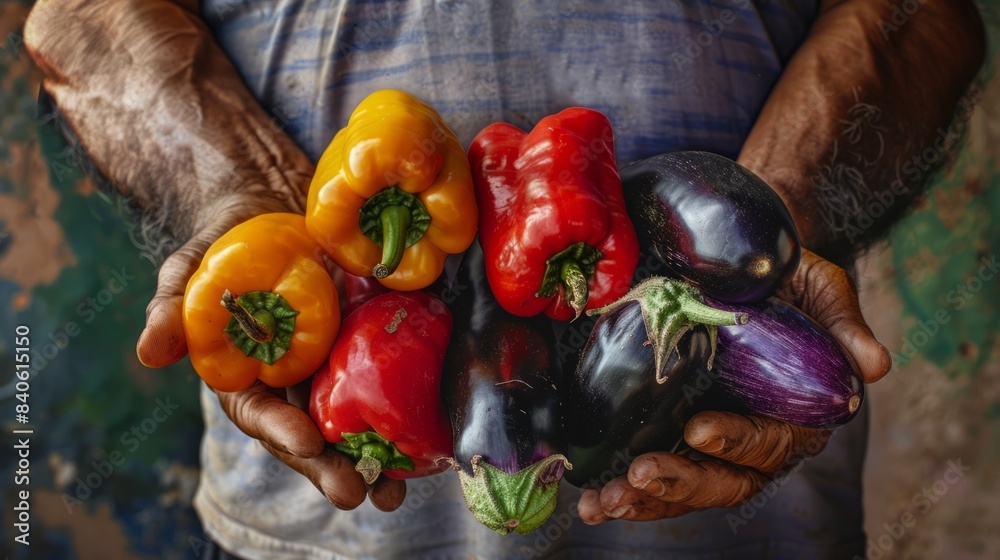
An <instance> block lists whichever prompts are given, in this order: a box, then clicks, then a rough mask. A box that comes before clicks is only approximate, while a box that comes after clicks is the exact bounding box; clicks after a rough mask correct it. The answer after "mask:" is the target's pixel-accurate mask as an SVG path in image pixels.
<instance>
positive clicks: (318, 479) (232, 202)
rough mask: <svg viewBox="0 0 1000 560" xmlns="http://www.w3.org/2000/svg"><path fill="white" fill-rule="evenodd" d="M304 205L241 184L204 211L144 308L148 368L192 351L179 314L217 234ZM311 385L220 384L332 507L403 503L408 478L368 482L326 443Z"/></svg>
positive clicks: (250, 430) (143, 353) (245, 419)
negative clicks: (311, 406)
mask: <svg viewBox="0 0 1000 560" xmlns="http://www.w3.org/2000/svg"><path fill="white" fill-rule="evenodd" d="M303 192H304V191H303ZM302 211H303V207H302V201H301V200H298V199H289V198H286V197H282V196H278V195H275V194H274V192H273V191H270V190H268V189H264V188H261V189H255V188H250V189H244V190H241V191H240V192H239V194H234V195H232V196H231V197H230V199H228V200H225V201H223V202H222V203H220V204H218V205H216V207H215V208H213V209H210V211H207V212H206V213H205V215H207V216H211V218H210V219H208V220H207V221H206V223H205V225H204V226H202V227H198V228H197V229H196V231H197V233H196V234H195V235H194V236H193V237H192V238H191V239H190V240H189V241H188V242H187V243H186V244H184V246H182V247H181V248H180V249H178V250H177V251H176V252H174V253H173V254H172V255H171V256H170V257H169V258H168V259H167V260H166V261H165V262H164V263H163V266H162V267H161V268H160V274H159V278H158V283H157V290H156V294H155V295H154V297H153V299H152V301H150V303H149V307H148V308H147V310H146V328H145V330H143V332H142V335H140V337H139V343H138V345H137V347H136V352H137V354H138V356H139V359H140V361H142V363H143V364H145V365H147V366H149V367H163V366H167V365H169V364H172V363H174V362H176V361H177V360H180V359H181V358H183V357H184V355H185V354H187V344H186V342H185V338H184V325H183V322H182V319H181V307H182V300H183V296H184V289H185V287H186V286H187V282H188V279H189V278H190V277H191V275H192V274H193V273H194V271H195V270H196V269H197V268H198V266H199V264H200V263H201V259H202V256H203V255H204V254H205V251H206V250H207V249H208V247H209V246H210V245H211V244H212V243H213V242H214V241H215V240H216V239H218V238H219V237H220V236H222V234H224V233H225V232H227V231H229V229H231V228H232V227H233V226H235V225H237V224H239V223H241V222H243V221H245V220H248V219H250V218H251V217H253V216H257V215H259V214H263V213H266V212H298V213H302ZM309 385H310V382H309V381H307V382H305V383H302V384H300V385H297V386H295V387H290V388H288V389H272V388H269V387H267V386H266V385H264V384H262V383H260V382H257V383H256V384H255V385H253V386H252V387H250V388H249V389H246V390H244V391H240V392H235V393H225V392H221V391H216V395H218V397H219V402H220V403H221V404H222V408H223V410H224V411H225V412H226V414H227V415H228V416H229V418H230V419H231V420H232V421H233V423H234V424H235V425H236V426H237V427H238V428H239V429H240V430H242V431H243V432H244V433H246V434H247V435H248V436H250V437H252V438H254V439H257V440H259V441H260V443H261V445H263V446H264V448H265V449H267V450H268V451H269V452H270V453H271V454H272V455H274V456H275V457H277V458H278V459H279V460H281V461H282V462H284V463H285V464H287V465H288V466H290V467H291V468H293V469H295V470H296V471H298V472H299V473H301V474H302V475H304V476H305V477H306V478H308V479H309V480H310V481H311V482H312V483H313V484H314V485H315V486H316V488H318V489H319V491H320V492H322V493H323V495H324V496H325V497H326V498H327V499H328V500H329V501H330V503H332V504H333V505H334V506H336V507H338V508H341V509H353V508H355V507H357V506H358V505H359V504H361V502H363V501H364V499H365V496H366V495H368V496H369V497H370V498H371V500H372V504H374V505H375V507H377V508H379V509H382V510H384V511H391V510H394V509H396V508H397V507H399V505H400V504H401V503H402V501H403V498H404V497H405V496H406V485H405V483H403V482H402V481H398V480H391V479H387V478H385V477H380V478H379V480H377V481H376V482H375V484H373V485H371V486H367V485H366V484H365V482H364V479H362V477H361V475H360V474H359V473H358V472H356V471H355V470H354V464H353V463H352V462H351V461H350V460H349V459H348V458H347V457H345V456H344V455H342V454H340V453H337V452H336V451H333V450H329V449H326V441H325V440H324V439H323V435H322V434H321V433H320V431H319V428H317V427H316V424H315V423H314V422H313V421H312V418H310V417H309V414H308V412H306V410H307V406H308V396H309Z"/></svg>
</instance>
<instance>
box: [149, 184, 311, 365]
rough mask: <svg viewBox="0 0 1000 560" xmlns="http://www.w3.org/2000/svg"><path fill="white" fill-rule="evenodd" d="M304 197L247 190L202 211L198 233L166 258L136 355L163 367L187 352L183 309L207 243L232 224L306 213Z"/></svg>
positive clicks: (197, 228) (265, 189)
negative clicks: (265, 216)
mask: <svg viewBox="0 0 1000 560" xmlns="http://www.w3.org/2000/svg"><path fill="white" fill-rule="evenodd" d="M303 211H304V210H303V207H302V203H301V201H298V200H291V199H288V198H283V197H279V196H278V195H277V194H276V193H275V192H274V191H271V190H270V189H268V188H265V187H261V188H260V189H256V188H251V189H243V190H241V191H240V192H239V193H236V194H232V195H230V196H229V197H228V198H225V199H222V200H221V201H219V202H218V203H217V204H215V205H214V207H213V208H206V209H204V210H203V211H202V212H201V216H204V217H205V218H204V219H203V220H201V221H202V223H201V224H199V225H197V226H196V227H195V233H194V235H193V236H192V237H191V238H190V239H189V240H188V241H187V242H186V243H185V244H184V245H183V246H181V248H179V249H178V250H177V251H175V252H174V253H173V254H172V255H170V257H168V258H167V260H166V261H164V263H163V265H162V266H161V267H160V272H159V276H158V278H157V282H156V293H155V294H154V295H153V299H152V300H150V302H149V306H148V307H146V328H145V329H143V331H142V334H141V335H139V342H138V344H137V345H136V354H137V355H138V357H139V361H140V362H142V363H143V365H145V366H147V367H153V368H158V367H165V366H168V365H170V364H172V363H174V362H176V361H178V360H180V359H181V358H183V357H184V356H185V355H186V354H187V342H186V341H185V338H184V324H183V321H182V319H181V308H182V302H183V299H184V289H185V288H186V287H187V283H188V280H189V279H190V278H191V275H193V274H194V272H195V270H197V269H198V266H199V265H200V264H201V259H202V257H203V256H204V255H205V251H207V250H208V248H209V246H210V245H211V244H212V243H213V242H215V240H216V239H218V238H219V237H221V236H222V235H223V234H224V233H226V232H227V231H229V230H230V229H232V228H233V227H234V226H236V225H238V224H240V223H242V222H244V221H246V220H248V219H250V218H252V217H254V216H257V215H260V214H265V213H268V212H298V213H300V214H301V213H302V212H303Z"/></svg>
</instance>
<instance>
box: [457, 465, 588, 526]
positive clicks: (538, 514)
mask: <svg viewBox="0 0 1000 560" xmlns="http://www.w3.org/2000/svg"><path fill="white" fill-rule="evenodd" d="M572 468H573V466H572V465H570V463H569V461H568V460H567V459H566V457H565V456H564V455H559V454H555V455H549V456H548V457H546V458H544V459H542V460H541V461H538V462H537V463H535V464H534V465H531V466H530V467H527V468H524V469H521V470H520V471H518V472H516V473H514V474H509V473H506V472H504V471H502V470H500V469H498V468H496V467H494V466H493V465H490V464H489V463H486V462H484V461H483V458H482V456H481V455H476V456H474V457H473V458H472V474H471V475H469V473H467V472H465V470H464V469H458V478H459V481H460V482H461V484H462V493H463V494H464V495H465V504H466V505H467V506H469V511H471V512H472V515H473V516H475V518H476V519H478V520H479V522H480V523H482V524H483V525H486V526H487V527H489V528H490V529H493V530H494V531H496V532H498V533H500V534H501V535H506V534H507V533H510V532H511V531H514V532H517V533H521V534H526V533H530V532H531V531H534V530H535V529H537V528H538V527H539V526H541V525H542V523H545V520H547V519H548V518H549V516H550V515H552V512H553V511H554V510H555V508H556V498H557V497H558V494H559V481H560V480H562V475H563V473H564V472H565V471H566V469H572Z"/></svg>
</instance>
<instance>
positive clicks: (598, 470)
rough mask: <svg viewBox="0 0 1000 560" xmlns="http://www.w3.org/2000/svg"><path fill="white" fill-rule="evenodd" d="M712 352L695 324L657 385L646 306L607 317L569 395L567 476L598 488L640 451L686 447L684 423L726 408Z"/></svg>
mask: <svg viewBox="0 0 1000 560" xmlns="http://www.w3.org/2000/svg"><path fill="white" fill-rule="evenodd" d="M710 353H711V343H710V337H709V335H708V331H707V329H705V328H704V327H697V328H695V329H693V330H692V331H691V332H690V333H689V334H688V335H687V336H685V337H683V338H682V339H681V340H680V342H679V343H678V344H677V347H676V349H675V351H674V352H672V353H671V354H670V357H669V359H668V361H667V363H666V364H665V372H664V374H663V375H662V376H661V377H662V380H663V382H662V383H659V382H657V375H656V371H655V366H654V357H653V348H652V345H651V344H650V342H649V336H648V334H647V333H646V326H645V324H644V322H643V317H642V310H641V307H640V304H639V303H638V302H636V301H630V302H628V303H625V304H623V305H621V306H619V307H617V308H615V309H613V310H611V311H608V312H607V313H605V314H603V315H601V317H600V318H599V319H598V320H597V323H596V324H595V325H594V329H593V332H592V333H591V335H590V338H589V339H588V341H587V345H586V346H585V347H584V348H583V351H582V352H581V353H580V359H579V364H578V366H577V368H576V371H575V373H574V375H573V376H572V377H571V378H570V379H569V381H568V383H567V390H566V392H565V394H564V399H563V416H564V419H565V420H564V422H563V423H564V425H565V427H566V442H567V449H568V452H567V457H568V458H569V461H570V462H571V463H572V464H573V470H571V471H568V472H567V473H566V480H567V481H568V482H569V483H571V484H573V485H575V486H579V487H585V486H590V487H599V486H602V485H604V484H606V483H607V482H608V481H609V480H611V478H614V477H617V476H622V475H624V474H625V472H626V471H627V469H628V466H629V464H631V462H632V459H633V458H635V457H636V456H638V455H641V454H643V453H649V452H652V451H670V452H675V451H677V450H678V449H681V448H683V447H684V425H685V424H686V423H687V421H688V420H689V419H690V418H691V417H692V416H693V415H694V414H696V413H697V412H700V411H703V410H710V409H711V410H719V409H720V408H725V406H724V405H723V404H722V403H721V402H720V401H718V399H712V398H711V395H712V393H710V392H708V389H710V388H711V385H712V381H711V378H710V377H709V372H708V371H707V362H708V358H709V355H710Z"/></svg>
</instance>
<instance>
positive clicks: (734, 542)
mask: <svg viewBox="0 0 1000 560" xmlns="http://www.w3.org/2000/svg"><path fill="white" fill-rule="evenodd" d="M816 10H817V2H816V0H773V1H769V0H758V1H756V2H751V1H750V0H715V1H711V2H709V1H696V0H679V1H662V0H661V1H644V2H624V1H617V2H613V1H596V0H572V1H568V2H527V1H511V2H459V1H453V0H439V1H426V2H404V1H394V0H388V1H381V0H367V1H361V2H347V1H332V0H331V1H319V0H312V1H310V0H298V1H294V0H249V1H244V2H239V3H237V2H235V1H234V0H206V1H205V2H203V9H202V11H203V15H204V17H205V19H206V20H207V21H208V24H209V26H210V27H211V28H212V30H213V32H214V34H215V36H216V37H217V39H218V41H219V43H220V44H221V46H222V48H223V49H224V50H225V51H226V52H227V53H228V54H229V56H230V57H231V58H232V60H233V62H234V64H235V65H236V68H237V69H238V70H239V72H240V74H241V75H242V76H243V77H244V80H245V81H246V83H247V84H248V86H249V87H250V89H251V91H252V92H253V93H254V94H255V95H256V96H257V98H258V99H259V100H260V101H261V103H262V105H263V107H264V108H265V109H266V110H268V111H269V112H270V113H271V114H272V115H273V116H274V117H275V121H274V123H275V124H277V125H278V126H280V127H281V128H282V130H284V131H285V132H287V133H288V134H289V135H290V136H291V137H292V138H293V139H295V141H296V142H298V143H299V145H300V146H301V147H302V148H303V149H304V150H305V151H306V152H307V153H308V154H309V155H310V156H311V157H312V158H313V159H314V160H315V159H317V158H318V157H319V155H320V154H321V153H322V151H323V150H324V149H325V147H326V145H327V143H328V142H329V141H330V139H332V137H333V135H334V134H335V133H336V131H337V130H338V129H339V128H340V127H341V126H343V125H344V123H345V122H346V120H347V117H348V116H349V114H350V112H351V110H352V109H353V108H354V106H355V105H356V104H357V103H358V102H359V101H361V100H362V99H363V98H364V97H365V96H367V95H368V94H370V93H371V92H373V91H375V90H378V89H383V88H394V89H402V90H405V91H408V92H410V93H412V94H413V95H415V96H417V97H418V98H420V99H422V100H424V101H426V102H427V103H429V104H431V105H432V106H433V107H435V108H436V109H437V110H438V111H439V112H440V113H441V115H442V117H443V119H444V120H445V122H446V123H447V124H448V125H449V126H450V127H451V128H452V129H453V130H454V131H455V132H456V133H457V134H458V137H459V139H460V140H461V141H462V143H463V145H465V146H468V143H469V141H470V140H471V139H472V137H473V136H474V135H475V134H476V133H477V132H478V131H479V130H480V129H481V128H483V127H484V126H486V125H487V124H490V123H492V122H496V121H507V122H510V123H512V124H515V125H517V126H520V127H521V128H524V129H529V128H530V127H531V126H532V125H533V124H534V123H535V122H537V121H538V120H539V119H540V118H541V117H543V116H545V115H548V114H552V113H555V112H558V111H559V110H561V109H564V108H566V107H569V106H585V107H590V108H594V109H598V110H600V111H602V112H604V113H605V114H607V115H608V117H609V118H610V119H611V122H612V125H613V126H614V129H615V135H616V137H615V144H616V152H617V156H618V160H619V163H620V164H625V163H628V162H631V161H634V160H637V159H641V158H643V157H647V156H651V155H654V154H657V153H662V152H665V151H672V150H681V149H702V150H708V151H713V152H716V153H721V154H723V155H727V156H730V157H735V156H736V154H737V153H738V152H739V149H740V147H741V145H742V143H743V140H744V138H745V137H746V135H747V133H748V132H749V130H750V127H751V126H752V124H753V122H754V120H755V118H756V116H757V114H758V112H759V111H760V109H761V107H762V104H763V103H764V100H765V99H766V97H767V95H768V92H769V91H770V89H771V88H772V87H773V85H774V83H775V82H776V81H777V79H778V76H779V75H780V74H781V72H782V70H783V68H784V66H785V64H786V63H787V61H788V59H789V57H790V56H791V55H792V53H793V52H794V49H795V48H796V47H797V45H798V44H799V43H800V42H801V41H802V40H803V38H804V37H805V35H806V33H807V31H808V27H809V24H810V22H811V21H812V19H813V18H814V17H815V15H816ZM204 396H205V398H204V399H203V403H204V407H205V410H206V421H207V434H206V437H205V442H204V444H203V446H204V449H203V459H204V474H203V477H202V486H201V488H200V490H199V496H198V506H199V512H200V513H201V515H202V517H203V519H205V521H206V524H207V525H208V528H209V531H210V532H211V534H212V535H213V536H214V537H216V538H218V539H219V540H220V542H221V543H222V544H223V545H224V546H226V547H227V548H229V549H231V550H233V551H234V552H237V553H240V554H244V555H248V556H254V557H266V558H301V557H309V558H324V557H328V558H341V557H345V558H380V559H381V558H394V557H400V558H402V557H406V558H413V557H418V558H535V557H553V558H556V557H565V558H653V557H685V558H686V557H691V558H695V557H696V558H722V557H733V558H753V557H759V556H761V555H765V554H766V555H768V556H770V557H781V558H794V557H802V558H814V557H819V555H820V554H824V553H828V554H830V555H836V554H840V555H845V554H846V556H850V554H853V553H854V552H855V551H856V550H858V549H859V546H860V545H859V543H860V542H861V540H862V533H861V520H860V476H861V475H860V467H861V458H862V456H863V447H864V432H865V426H866V421H865V419H864V417H861V418H859V419H857V420H855V421H854V422H853V423H852V424H851V425H850V427H849V428H848V429H846V430H843V431H841V432H840V433H838V434H837V435H836V436H835V437H834V438H833V440H832V442H831V444H830V448H828V449H827V451H826V452H825V453H824V454H823V456H822V459H821V460H818V461H809V462H807V463H806V466H805V467H804V468H803V470H802V471H801V472H799V473H797V474H796V475H794V476H793V477H792V478H791V479H790V480H789V482H788V484H786V485H785V486H783V487H781V489H780V490H779V491H778V492H777V493H776V494H775V495H774V496H768V497H766V499H763V500H762V501H761V500H758V501H757V502H755V503H753V504H751V505H749V506H745V507H744V508H742V509H740V508H737V509H735V510H710V511H706V512H702V513H698V514H693V515H688V516H685V517H682V518H678V519H674V520H666V521H658V522H647V523H628V522H611V523H605V524H603V525H601V526H598V527H590V526H587V525H585V524H584V523H582V522H581V521H580V520H579V518H578V517H577V516H576V512H575V504H576V500H577V498H578V496H579V490H576V489H573V488H572V487H569V486H565V485H564V488H563V492H562V495H561V499H560V503H559V505H558V506H557V509H556V512H555V514H554V515H553V517H552V519H551V520H550V521H549V522H548V523H547V524H546V525H544V526H543V527H541V528H540V529H539V530H537V531H535V532H534V533H532V534H529V535H523V536H522V535H507V536H503V537H501V536H499V535H497V534H496V533H493V532H492V531H490V530H489V529H487V528H485V527H483V526H481V525H479V523H478V522H477V521H475V519H474V518H473V517H472V515H470V514H469V512H468V510H467V509H466V507H465V505H464V503H463V501H462V498H461V493H460V490H459V485H458V480H457V477H456V476H455V475H454V473H450V472H446V473H443V474H441V475H437V476H435V477H431V478H427V479H421V480H414V481H410V482H409V483H408V495H407V498H406V501H405V502H404V504H403V507H401V508H400V509H399V510H397V511H396V512H393V513H384V512H380V511H377V510H376V509H375V508H373V507H371V506H370V505H369V504H365V505H363V506H361V507H360V508H358V509H357V510H354V511H347V512H345V511H339V510H336V509H334V508H333V507H332V506H330V505H329V504H328V503H327V502H326V501H325V500H324V499H323V497H322V496H321V495H320V494H319V493H318V492H317V491H316V490H315V488H314V487H313V486H312V485H311V484H310V483H309V482H308V481H306V480H305V479H304V478H303V477H301V476H299V475H297V474H295V473H293V472H291V471H289V470H288V469H287V468H286V467H284V466H283V465H282V464H281V463H280V462H278V461H276V460H275V459H273V458H272V457H270V455H268V454H267V453H266V452H265V451H264V450H263V449H262V448H261V447H260V445H259V444H257V443H255V442H252V441H251V440H249V439H248V438H246V436H244V435H243V434H242V433H240V432H239V431H238V430H237V429H236V428H235V427H233V426H232V424H231V423H230V422H229V421H228V419H226V417H225V416H224V415H223V414H222V412H221V410H219V408H218V404H217V402H216V399H215V397H214V396H212V395H211V394H210V393H208V392H205V395H204ZM709 551H715V552H711V553H710V552H709Z"/></svg>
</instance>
